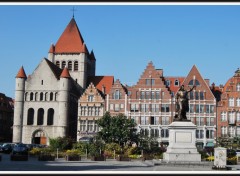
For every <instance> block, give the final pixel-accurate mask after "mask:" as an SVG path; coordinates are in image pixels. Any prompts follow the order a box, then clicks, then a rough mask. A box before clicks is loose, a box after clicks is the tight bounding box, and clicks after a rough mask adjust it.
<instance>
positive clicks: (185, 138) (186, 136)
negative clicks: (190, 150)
mask: <svg viewBox="0 0 240 176" xmlns="http://www.w3.org/2000/svg"><path fill="white" fill-rule="evenodd" d="M175 142H176V143H192V133H188V132H176V134H175Z"/></svg>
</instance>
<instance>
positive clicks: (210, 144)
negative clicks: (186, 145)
mask: <svg viewBox="0 0 240 176" xmlns="http://www.w3.org/2000/svg"><path fill="white" fill-rule="evenodd" d="M205 147H214V143H213V142H208V143H207V145H206V146H205Z"/></svg>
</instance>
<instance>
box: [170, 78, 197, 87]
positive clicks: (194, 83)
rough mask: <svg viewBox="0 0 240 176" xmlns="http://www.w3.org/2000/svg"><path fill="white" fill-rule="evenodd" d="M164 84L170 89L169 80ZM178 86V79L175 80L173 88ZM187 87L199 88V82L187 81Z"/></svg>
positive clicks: (195, 80) (194, 80)
mask: <svg viewBox="0 0 240 176" xmlns="http://www.w3.org/2000/svg"><path fill="white" fill-rule="evenodd" d="M165 83H166V85H167V86H168V87H170V85H171V81H170V80H166V82H165ZM179 85H180V82H179V80H178V79H176V80H175V81H174V86H179ZM188 85H189V86H194V85H196V86H199V85H200V83H199V81H198V80H197V79H192V80H191V81H189V83H188Z"/></svg>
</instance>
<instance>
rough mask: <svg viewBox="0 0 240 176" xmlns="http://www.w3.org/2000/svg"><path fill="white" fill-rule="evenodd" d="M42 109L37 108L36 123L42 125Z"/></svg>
mask: <svg viewBox="0 0 240 176" xmlns="http://www.w3.org/2000/svg"><path fill="white" fill-rule="evenodd" d="M43 117H44V110H43V108H40V109H38V117H37V125H43Z"/></svg>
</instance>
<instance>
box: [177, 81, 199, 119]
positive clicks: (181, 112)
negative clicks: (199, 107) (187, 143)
mask: <svg viewBox="0 0 240 176" xmlns="http://www.w3.org/2000/svg"><path fill="white" fill-rule="evenodd" d="M195 87H196V86H193V87H192V88H191V89H189V90H185V89H184V85H182V86H181V87H180V89H179V90H178V92H177V94H176V115H175V119H174V121H188V120H187V116H186V114H187V112H188V111H189V104H188V93H189V92H191V91H192V90H193V89H194V88H195Z"/></svg>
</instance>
